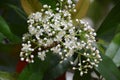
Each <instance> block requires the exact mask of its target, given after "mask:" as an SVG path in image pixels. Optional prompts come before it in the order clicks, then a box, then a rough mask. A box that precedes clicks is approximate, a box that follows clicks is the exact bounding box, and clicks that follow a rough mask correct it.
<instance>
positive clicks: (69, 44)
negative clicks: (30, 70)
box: [20, 0, 102, 76]
mask: <svg viewBox="0 0 120 80" xmlns="http://www.w3.org/2000/svg"><path fill="white" fill-rule="evenodd" d="M62 3H63V0H61V1H60V2H59V3H57V4H56V6H57V7H56V9H55V10H52V9H51V6H49V5H43V9H41V12H36V13H32V14H31V15H30V16H29V17H28V21H27V22H28V25H29V26H28V33H26V34H24V35H23V38H22V39H23V43H22V49H21V52H20V57H21V60H22V61H24V60H25V61H27V62H29V63H33V62H34V54H33V53H34V52H35V51H37V55H38V57H39V58H40V59H41V60H42V61H44V60H45V57H47V55H46V53H48V52H53V54H58V55H59V56H60V57H61V61H60V63H61V62H63V61H64V60H67V59H68V58H69V57H73V55H76V57H74V59H73V60H71V61H70V63H71V65H73V66H74V67H73V69H74V70H76V69H78V70H79V71H80V75H81V76H82V75H83V74H84V73H87V72H88V69H89V68H93V67H94V66H95V67H97V66H98V63H99V61H101V60H102V59H101V56H100V54H99V53H100V52H99V50H98V49H97V48H96V45H95V43H96V40H95V36H96V33H95V31H94V29H93V28H92V27H91V26H90V25H89V24H88V23H87V22H85V21H83V20H81V19H76V20H75V21H73V20H72V18H71V12H76V9H75V4H73V2H72V1H71V0H65V2H64V5H63V4H62ZM74 22H75V23H77V24H74Z"/></svg>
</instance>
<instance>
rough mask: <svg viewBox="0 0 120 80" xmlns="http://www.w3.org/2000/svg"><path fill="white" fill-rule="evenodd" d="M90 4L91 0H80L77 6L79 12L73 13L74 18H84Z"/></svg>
mask: <svg viewBox="0 0 120 80" xmlns="http://www.w3.org/2000/svg"><path fill="white" fill-rule="evenodd" d="M89 5H90V0H79V1H78V3H77V4H76V7H75V8H76V10H77V12H75V13H72V18H73V19H81V18H83V17H84V16H85V15H86V13H87V11H88V8H89Z"/></svg>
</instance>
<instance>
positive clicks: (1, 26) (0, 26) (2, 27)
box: [0, 16, 20, 42]
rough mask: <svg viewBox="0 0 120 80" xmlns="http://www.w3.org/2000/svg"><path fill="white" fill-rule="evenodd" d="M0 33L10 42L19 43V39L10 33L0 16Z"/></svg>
mask: <svg viewBox="0 0 120 80" xmlns="http://www.w3.org/2000/svg"><path fill="white" fill-rule="evenodd" d="M0 32H1V33H2V34H3V35H4V36H6V37H7V38H8V39H9V40H10V41H12V42H19V41H20V39H19V38H18V37H17V36H15V35H14V34H13V33H12V32H11V30H10V28H9V26H8V25H7V23H6V22H5V20H4V19H3V18H2V17H1V16H0Z"/></svg>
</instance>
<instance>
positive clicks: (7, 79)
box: [0, 71, 15, 80]
mask: <svg viewBox="0 0 120 80" xmlns="http://www.w3.org/2000/svg"><path fill="white" fill-rule="evenodd" d="M0 80H15V79H14V78H13V76H12V75H11V74H10V73H7V72H2V71H0Z"/></svg>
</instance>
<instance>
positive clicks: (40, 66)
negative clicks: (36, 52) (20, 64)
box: [19, 53, 59, 80]
mask: <svg viewBox="0 0 120 80" xmlns="http://www.w3.org/2000/svg"><path fill="white" fill-rule="evenodd" d="M58 63H59V58H58V57H57V56H56V55H53V54H52V53H48V54H47V57H46V60H45V61H41V60H40V59H38V58H37V57H36V58H35V62H34V63H31V64H29V65H28V66H27V67H26V68H25V69H24V70H23V72H22V73H21V74H20V76H19V80H26V79H27V80H43V75H44V73H45V72H46V71H47V70H50V69H51V68H53V67H54V66H56V65H57V64H58ZM34 78H35V79H34Z"/></svg>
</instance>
